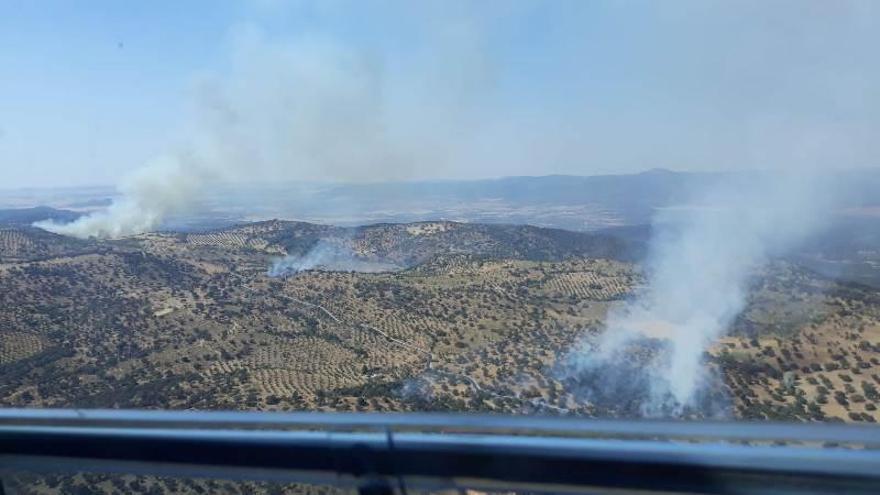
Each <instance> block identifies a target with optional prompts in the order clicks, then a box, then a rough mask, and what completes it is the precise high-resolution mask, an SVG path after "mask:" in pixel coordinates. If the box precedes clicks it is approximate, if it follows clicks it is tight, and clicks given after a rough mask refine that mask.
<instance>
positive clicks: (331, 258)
mask: <svg viewBox="0 0 880 495" xmlns="http://www.w3.org/2000/svg"><path fill="white" fill-rule="evenodd" d="M402 268H404V267H402V266H399V265H396V264H394V263H386V262H381V261H373V260H368V259H364V258H359V257H357V256H355V254H354V253H353V252H352V250H351V249H349V248H348V247H346V246H343V245H340V244H339V243H334V242H329V241H325V240H320V241H318V242H317V243H315V245H314V246H313V247H312V248H311V249H310V250H309V251H308V252H307V253H306V254H305V255H302V256H297V255H288V256H285V257H283V258H278V259H276V260H274V261H273V262H272V266H270V267H269V270H268V271H267V272H266V274H267V275H268V276H270V277H291V276H295V275H296V274H298V273H300V272H303V271H306V270H323V271H335V272H361V273H378V272H392V271H397V270H400V269H402Z"/></svg>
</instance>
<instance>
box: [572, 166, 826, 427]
mask: <svg viewBox="0 0 880 495" xmlns="http://www.w3.org/2000/svg"><path fill="white" fill-rule="evenodd" d="M830 193H831V192H830V191H828V188H827V187H825V188H824V189H823V188H822V187H820V182H819V181H818V180H817V179H816V178H814V177H813V176H810V175H801V176H798V175H795V174H782V175H770V174H768V175H762V176H760V177H759V178H757V179H756V180H744V181H740V180H734V181H733V182H729V181H728V182H727V183H726V184H722V185H718V186H715V187H712V188H710V190H707V191H704V192H703V193H702V194H701V196H700V197H698V198H697V201H696V202H695V204H694V205H693V207H692V208H688V209H685V210H679V211H667V212H665V213H663V214H661V215H659V217H658V218H657V221H656V222H655V223H656V225H655V235H654V238H653V239H652V244H651V247H650V254H649V258H648V267H647V277H648V280H647V282H648V285H647V287H646V289H645V290H644V291H643V292H641V293H640V294H637V295H636V297H635V298H634V299H633V300H632V301H629V302H627V303H626V304H624V305H623V306H622V307H618V308H616V309H614V310H612V311H611V312H610V313H609V316H608V318H607V320H606V328H605V330H604V332H603V333H602V334H601V335H599V336H598V338H594V339H587V340H584V341H583V342H582V343H581V345H580V347H579V348H578V349H576V350H574V351H573V352H572V353H571V354H570V355H569V356H568V358H569V360H568V362H569V364H570V366H571V368H570V369H569V370H568V371H569V373H572V374H573V376H589V377H590V378H589V380H588V382H589V385H588V387H587V388H589V390H586V391H585V393H586V396H587V399H595V398H597V397H598V398H599V400H600V401H601V400H602V398H603V397H604V398H605V399H607V401H608V402H609V403H614V402H616V401H617V402H621V403H622V402H624V401H625V400H635V401H636V402H637V403H638V407H639V408H640V409H641V411H640V412H641V414H644V415H678V414H681V413H682V412H683V411H686V410H687V409H688V408H691V409H694V408H696V406H697V405H696V404H695V400H696V398H697V397H698V396H699V395H700V392H701V387H703V386H704V385H705V384H706V383H707V381H708V379H709V377H708V376H707V369H706V367H705V366H704V362H703V355H704V352H705V351H706V349H707V347H708V346H709V345H711V344H712V343H713V342H714V341H715V340H716V339H717V338H718V337H720V336H722V335H723V334H724V333H725V332H726V331H727V330H728V328H729V326H730V325H731V324H732V322H733V321H734V318H736V316H737V315H738V314H739V313H740V312H741V311H742V310H743V308H744V307H745V304H746V296H747V294H746V292H747V286H748V282H749V279H750V277H751V276H752V275H753V274H755V272H756V270H759V269H760V268H761V266H762V265H763V264H764V263H765V262H766V261H767V260H768V259H769V258H770V257H772V256H775V255H780V254H784V253H785V252H786V251H788V250H790V249H792V248H793V247H795V246H796V245H797V244H798V242H800V241H802V240H804V239H805V238H806V237H807V236H808V235H810V234H812V233H814V232H816V231H817V230H818V229H820V228H821V227H822V225H823V223H824V222H825V220H826V219H827V215H828V213H829V210H830V207H829V202H830ZM657 231H659V233H656V232H657ZM625 396H629V397H625ZM633 396H635V399H633Z"/></svg>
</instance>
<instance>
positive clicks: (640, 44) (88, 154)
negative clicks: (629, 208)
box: [0, 0, 880, 188]
mask: <svg viewBox="0 0 880 495" xmlns="http://www.w3.org/2000/svg"><path fill="white" fill-rule="evenodd" d="M878 24H880V3H877V2H873V1H834V2H828V1H809V0H800V1H782V0H776V1H769V2H768V1H748V0H747V1H741V2H715V1H705V0H700V1H697V0H688V1H684V0H682V1H678V2H650V1H622V0H621V1H556V2H535V1H520V2H517V1H512V0H511V1H504V2H502V1H500V0H499V1H494V2H493V1H485V2H472V3H471V2H461V1H453V0H450V1H442V2H441V1H437V2H428V1H425V2H394V1H356V2H342V1H335V0H328V1H324V2H306V1H297V2H285V1H282V0H262V1H248V2H232V1H230V2H215V1H210V2H209V1H203V2H202V1H182V2H165V1H151V2H119V1H84V2H74V1H60V0H57V1H48V0H47V1H41V2H30V1H17V0H7V1H5V2H3V3H2V4H0V167H2V170H3V171H4V174H3V183H0V187H3V188H6V187H21V186H59V185H78V184H112V183H115V182H117V181H119V180H121V179H123V178H124V177H125V176H126V175H128V174H130V173H132V172H133V171H134V170H136V169H138V168H139V167H142V166H143V165H144V164H146V163H149V162H150V161H151V160H153V159H155V157H157V156H162V155H167V154H168V153H169V152H172V153H177V152H179V150H180V149H197V150H198V151H199V153H201V154H202V155H204V156H205V157H217V156H218V151H217V150H218V149H220V148H222V149H223V150H224V151H223V153H224V155H223V157H222V158H220V159H218V161H222V162H224V164H223V166H222V167H218V168H219V169H222V170H223V171H224V173H226V174H227V175H228V176H229V177H231V178H233V179H234V180H242V176H247V175H249V174H248V173H243V172H250V171H251V170H257V171H259V173H258V174H257V176H258V178H260V179H264V180H265V179H278V178H280V179H284V180H296V179H307V180H315V179H317V180H382V179H419V178H475V177H494V176H503V175H523V174H528V175H541V174H549V173H569V174H585V175H586V174H597V173H626V172H634V171H639V170H644V169H648V168H654V167H667V168H673V169H681V170H718V169H736V168H768V167H828V168H834V167H837V168H849V167H863V166H876V165H878V163H877V162H878V160H877V158H878V154H880V144H877V143H878V141H880V140H878V139H877V138H876V136H877V134H878V132H877V131H878V129H880V64H878V62H877V55H876V53H875V52H876V47H877V46H880V25H878ZM255 60H257V62H255ZM288 62H290V63H291V64H292V65H293V66H294V68H292V69H291V70H290V71H287V72H285V71H282V70H279V69H278V67H277V65H279V64H285V63H288ZM309 68H314V70H316V71H319V72H321V71H324V72H326V73H323V72H322V74H323V75H320V76H314V77H313V76H312V75H309V74H306V75H303V74H302V73H301V72H302V71H303V70H306V71H307V70H310V69H309ZM349 79H352V80H354V82H352V81H349ZM276 80H277V84H275V83H274V82H272V81H276ZM302 83H305V84H304V86H305V88H306V90H301V87H302V86H303V84H302ZM324 83H326V84H327V85H329V86H331V88H330V89H328V90H326V91H325V90H324V89H322V88H312V87H311V86H310V85H320V84H324ZM278 85H282V86H284V88H280V89H279V88H278V87H276V86H278ZM206 87H207V88H219V89H217V94H219V95H220V98H221V99H222V101H223V102H224V103H223V105H222V106H223V107H224V108H225V109H226V110H224V111H227V112H228V113H230V114H231V115H236V116H241V119H240V121H237V122H239V123H237V124H236V125H237V126H238V127H236V128H235V129H233V130H232V131H230V130H228V129H227V130H222V129H221V130H218V129H217V123H216V121H215V120H212V119H214V118H215V117H216V116H211V115H208V116H207V117H206V116H205V100H206V95H208V96H210V95H211V94H213V93H212V92H211V91H213V90H206V89H205V88H206ZM209 99H210V98H209ZM312 100H314V101H317V102H318V103H315V104H314V105H311V104H309V105H306V106H305V107H304V106H303V103H302V102H304V101H305V102H306V103H308V102H310V101H312ZM340 101H342V103H340ZM208 106H209V107H210V105H208ZM358 111H360V112H368V113H370V114H371V115H369V116H367V117H365V116H361V115H359V114H358V113H357V112H358ZM210 113H211V110H210V109H209V110H208V114H210ZM206 121H207V123H206ZM352 121H354V122H352ZM242 122H243V123H242ZM244 126H248V127H247V128H243V127H244ZM365 135H367V137H365ZM206 136H207V137H206ZM230 136H234V138H235V139H233V141H235V142H236V145H235V147H234V149H232V148H231V145H230V147H226V146H223V147H218V146H217V145H216V142H218V141H228V140H229V137H230ZM204 142H209V143H214V144H211V145H210V147H211V150H210V152H204V153H203V152H202V147H203V146H204V145H203V144H202V143H204ZM345 147H350V148H351V149H350V150H342V151H340V150H339V148H345ZM275 148H278V149H279V150H281V151H277V152H276V151H275V150H274V149H275ZM325 149H326V150H330V151H326V150H325ZM169 150H172V151H169ZM316 150H317V151H316ZM360 150H366V151H364V152H363V153H361V152H360ZM250 154H257V155H265V156H262V158H253V161H254V163H260V164H261V165H259V166H253V167H251V165H250V163H249V162H250V161H251V160H252V158H251V155H250ZM205 161H210V158H204V159H203V160H202V161H201V163H202V164H201V165H200V166H203V167H213V165H212V164H210V163H209V164H207V165H205V164H204V162H205ZM230 171H231V172H230ZM227 172H228V173H227ZM249 178H252V177H249Z"/></svg>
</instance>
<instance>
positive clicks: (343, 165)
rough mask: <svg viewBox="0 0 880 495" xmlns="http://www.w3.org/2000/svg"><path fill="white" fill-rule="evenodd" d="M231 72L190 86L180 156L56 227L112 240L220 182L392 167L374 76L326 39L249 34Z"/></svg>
mask: <svg viewBox="0 0 880 495" xmlns="http://www.w3.org/2000/svg"><path fill="white" fill-rule="evenodd" d="M233 44H234V46H235V48H234V50H233V53H232V56H231V62H230V65H231V69H230V70H229V71H228V73H224V74H222V75H220V76H213V77H209V78H206V79H205V80H204V81H202V82H201V84H199V85H198V87H197V91H196V101H195V115H194V119H192V123H191V125H190V126H189V127H190V130H189V132H188V133H187V136H186V139H185V140H184V144H183V146H181V147H180V149H181V150H182V151H178V152H175V153H170V154H169V155H168V156H166V157H162V158H160V159H158V160H156V161H155V162H154V163H151V164H148V165H147V166H145V167H143V168H141V169H140V170H138V171H137V172H135V173H134V174H132V175H131V176H129V177H128V178H127V179H126V180H125V181H123V183H122V184H121V186H120V187H119V190H120V193H121V197H120V198H119V199H118V200H116V201H114V202H113V204H112V205H111V206H110V207H109V208H108V209H107V210H106V211H101V212H96V213H94V214H91V215H87V216H85V217H82V218H80V219H78V220H77V221H75V222H72V223H69V224H64V225H60V224H57V223H54V222H41V223H39V224H37V226H39V227H41V228H44V229H46V230H50V231H53V232H57V233H60V234H65V235H72V236H76V237H82V238H87V237H97V238H108V237H109V238H115V237H120V236H125V235H130V234H136V233H141V232H145V231H148V230H151V229H154V228H156V227H157V226H158V225H159V224H160V223H161V221H162V220H163V219H164V218H165V217H166V216H168V215H169V214H172V213H182V212H186V210H187V209H188V208H190V207H192V206H193V205H194V204H195V202H196V199H197V197H198V194H199V193H200V192H202V191H204V190H206V189H207V188H208V187H210V186H211V185H214V184H216V183H217V182H218V181H220V180H228V181H242V180H249V179H255V178H267V177H277V176H288V177H289V176H297V177H306V178H308V177H314V176H316V175H318V172H329V175H331V176H337V177H345V178H356V177H359V176H363V175H366V174H369V173H372V171H373V170H376V169H377V168H379V166H380V165H382V166H383V167H385V168H386V169H389V168H391V167H393V165H394V163H395V158H394V157H393V156H392V155H393V147H392V146H391V145H390V144H388V142H387V140H386V138H385V135H384V132H385V131H384V128H383V123H382V109H383V104H382V98H381V91H380V72H379V71H378V69H377V67H375V66H374V65H371V63H370V60H369V59H368V58H366V57H364V56H362V55H361V54H358V53H354V52H351V51H348V50H346V49H344V48H342V47H339V46H337V45H335V44H333V43H332V42H329V41H318V40H314V39H306V40H297V41H285V42H274V41H270V40H267V39H266V38H265V37H264V36H262V35H261V34H260V33H259V32H258V31H256V30H244V31H242V32H241V33H239V35H238V36H237V37H236V39H235V41H234V43H233Z"/></svg>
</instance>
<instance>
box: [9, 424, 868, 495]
mask: <svg viewBox="0 0 880 495" xmlns="http://www.w3.org/2000/svg"><path fill="white" fill-rule="evenodd" d="M493 431H494V432H503V433H494V434H490V433H491V432H493ZM568 433H572V434H571V435H566V436H560V435H562V434H568ZM626 437H629V439H626ZM633 437H635V438H636V439H633ZM780 438H782V439H786V440H790V439H797V440H809V441H811V442H818V441H831V442H841V443H848V444H851V443H858V444H860V445H863V444H866V443H867V444H876V443H880V441H878V440H880V428H873V427H854V426H844V425H822V424H809V425H806V424H804V425H777V424H768V423H764V424H756V423H746V424H739V423H690V422H665V421H648V422H641V421H604V420H603V421H594V420H577V419H571V418H564V419H551V418H531V417H509V416H474V415H437V414H430V415H422V414H414V415H406V414H391V415H385V414H345V413H333V414H323V413H293V414H270V413H215V412H205V413H201V412H166V411H80V410H62V411H53V410H25V411H22V410H0V467H4V468H28V469H50V470H52V469H63V470H69V469H70V468H71V467H73V468H75V469H77V470H90V471H113V472H120V471H122V472H137V473H153V474H164V475H169V474H174V475H179V476H204V475H206V473H215V474H217V475H219V476H221V477H226V478H250V479H254V478H255V479H279V480H289V481H296V480H309V481H315V480H324V481H325V482H332V483H336V484H344V485H355V486H357V485H360V484H362V483H364V482H370V483H372V482H374V481H375V480H377V479H378V480H384V483H386V484H387V486H389V487H390V486H395V485H397V484H399V482H400V481H402V482H403V483H405V484H406V485H407V486H434V487H437V486H445V487H469V488H482V489H492V488H504V489H517V488H519V489H528V490H548V491H569V490H574V491H578V490H583V489H585V488H587V487H590V488H613V489H629V490H648V491H654V492H657V491H667V492H689V493H844V492H850V493H877V492H878V491H880V450H875V449H871V448H821V447H820V446H817V445H813V446H810V445H806V446H803V445H802V446H770V445H759V446H747V445H741V444H736V443H729V441H731V440H733V441H736V442H740V441H743V440H758V441H760V442H762V443H766V442H767V441H772V440H778V439H780ZM695 439H697V440H702V441H694V440H695ZM706 439H711V440H712V441H705V440H706ZM718 440H727V441H728V443H720V442H719V441H718Z"/></svg>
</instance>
